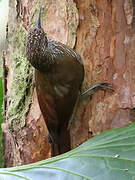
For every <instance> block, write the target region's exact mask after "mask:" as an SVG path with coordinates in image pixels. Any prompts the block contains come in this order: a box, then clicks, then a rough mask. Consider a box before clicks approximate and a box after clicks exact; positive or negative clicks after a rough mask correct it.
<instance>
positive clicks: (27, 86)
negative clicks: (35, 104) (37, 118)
mask: <svg viewBox="0 0 135 180" xmlns="http://www.w3.org/2000/svg"><path fill="white" fill-rule="evenodd" d="M25 37H26V30H25V29H24V28H23V27H22V26H20V27H18V31H17V33H15V34H14V35H13V36H12V37H10V38H9V40H10V41H11V45H12V47H13V51H12V54H11V58H12V61H13V82H12V86H11V96H10V99H9V100H8V101H9V102H10V103H9V107H8V111H7V119H8V124H9V129H10V130H12V131H17V130H19V129H21V128H22V127H24V126H25V117H26V114H27V112H28V109H29V106H30V103H31V94H32V89H33V88H32V84H33V83H32V81H33V70H32V68H31V66H30V64H29V62H28V61H27V58H26V56H25Z"/></svg>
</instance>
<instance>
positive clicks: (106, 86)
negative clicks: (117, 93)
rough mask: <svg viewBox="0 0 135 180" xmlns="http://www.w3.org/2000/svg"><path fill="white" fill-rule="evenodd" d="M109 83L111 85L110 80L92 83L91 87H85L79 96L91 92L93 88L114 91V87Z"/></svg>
mask: <svg viewBox="0 0 135 180" xmlns="http://www.w3.org/2000/svg"><path fill="white" fill-rule="evenodd" d="M110 85H112V83H110V82H101V83H96V84H94V85H93V86H92V87H90V88H89V89H87V90H86V91H84V92H83V93H82V94H81V96H84V95H86V94H88V93H90V94H93V93H92V92H93V91H94V90H98V89H103V90H109V91H111V92H114V88H112V87H110Z"/></svg>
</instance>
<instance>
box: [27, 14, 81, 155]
mask: <svg viewBox="0 0 135 180" xmlns="http://www.w3.org/2000/svg"><path fill="white" fill-rule="evenodd" d="M26 55H27V58H28V60H29V61H30V63H31V64H32V66H34V67H35V69H36V70H35V84H36V89H37V95H38V100H39V105H40V108H41V111H42V114H43V116H44V119H45V122H46V125H47V127H48V130H49V139H50V141H51V143H52V144H53V155H57V154H61V153H64V152H67V151H69V150H70V136H69V131H68V130H67V126H68V122H69V120H70V117H71V115H72V112H73V108H74V105H75V103H76V100H77V97H78V94H79V91H80V89H81V85H82V82H83V79H84V66H83V62H82V59H81V57H80V55H79V54H77V53H76V52H75V51H74V50H73V49H71V48H70V47H68V46H66V45H64V44H62V43H59V42H56V41H52V40H48V39H47V37H46V34H45V33H44V30H43V29H42V27H41V24H40V13H39V17H38V24H37V26H36V27H35V28H33V29H31V30H30V31H29V33H28V36H27V43H26Z"/></svg>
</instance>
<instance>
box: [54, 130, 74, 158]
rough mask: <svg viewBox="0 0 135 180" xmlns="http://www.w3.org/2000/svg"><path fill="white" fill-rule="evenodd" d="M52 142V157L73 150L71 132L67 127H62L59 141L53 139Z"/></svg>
mask: <svg viewBox="0 0 135 180" xmlns="http://www.w3.org/2000/svg"><path fill="white" fill-rule="evenodd" d="M51 144H52V150H51V154H52V157H54V156H57V155H60V154H63V153H65V152H68V151H70V150H71V145H70V132H69V131H68V130H67V128H66V129H65V128H63V129H61V131H60V133H59V135H58V141H57V143H55V142H54V141H53V142H52V143H51Z"/></svg>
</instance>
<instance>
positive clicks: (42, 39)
mask: <svg viewBox="0 0 135 180" xmlns="http://www.w3.org/2000/svg"><path fill="white" fill-rule="evenodd" d="M47 45H48V40H47V37H46V34H45V32H44V30H43V28H42V27H41V8H40V10H39V14H38V19H37V24H36V26H35V27H34V28H32V29H30V30H29V32H28V35H27V40H26V55H27V58H28V60H29V61H30V63H31V64H32V65H33V66H34V67H35V62H34V61H35V60H34V59H39V57H41V56H43V55H44V53H45V50H46V47H47Z"/></svg>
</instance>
